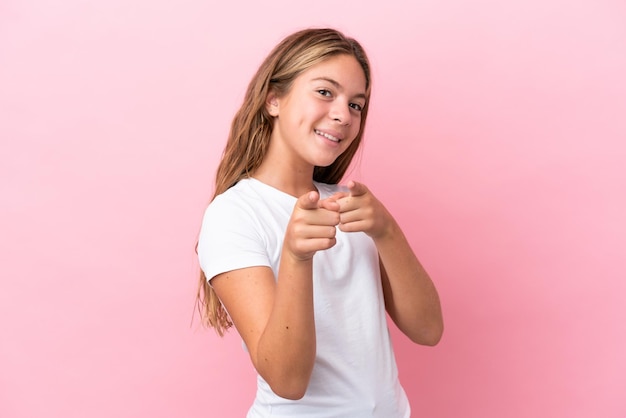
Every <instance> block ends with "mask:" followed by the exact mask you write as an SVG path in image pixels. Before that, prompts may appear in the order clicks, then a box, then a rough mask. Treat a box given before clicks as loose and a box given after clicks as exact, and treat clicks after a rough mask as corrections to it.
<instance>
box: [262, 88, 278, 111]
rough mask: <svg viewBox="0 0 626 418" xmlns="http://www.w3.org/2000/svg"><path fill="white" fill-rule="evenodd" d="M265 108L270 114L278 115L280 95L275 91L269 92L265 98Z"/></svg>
mask: <svg viewBox="0 0 626 418" xmlns="http://www.w3.org/2000/svg"><path fill="white" fill-rule="evenodd" d="M265 109H266V110H267V113H269V114H270V116H274V117H276V116H278V96H276V93H275V92H273V91H270V92H269V93H267V97H266V98H265Z"/></svg>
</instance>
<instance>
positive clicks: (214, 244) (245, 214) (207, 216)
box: [198, 196, 271, 280]
mask: <svg viewBox="0 0 626 418" xmlns="http://www.w3.org/2000/svg"><path fill="white" fill-rule="evenodd" d="M223 197H224V196H218V197H216V198H215V200H213V202H211V204H210V205H209V207H208V208H207V209H206V211H205V213H204V217H203V220H202V228H201V229H200V236H199V238H198V260H199V262H200V267H201V268H202V271H203V272H204V274H205V276H206V277H207V279H208V280H211V279H212V278H213V277H215V276H217V275H218V274H221V273H225V272H228V271H232V270H237V269H242V268H246V267H253V266H271V263H270V260H269V257H268V254H267V249H266V245H265V242H264V239H263V236H262V234H261V233H260V230H259V225H258V222H257V219H256V216H255V214H254V210H253V208H252V207H248V206H246V205H245V204H241V203H239V204H238V202H233V199H224V198H223Z"/></svg>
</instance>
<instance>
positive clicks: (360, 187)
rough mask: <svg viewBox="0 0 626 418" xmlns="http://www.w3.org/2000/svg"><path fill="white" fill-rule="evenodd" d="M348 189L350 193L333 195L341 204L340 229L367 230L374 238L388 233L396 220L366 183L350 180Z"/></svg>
mask: <svg viewBox="0 0 626 418" xmlns="http://www.w3.org/2000/svg"><path fill="white" fill-rule="evenodd" d="M348 189H349V190H350V192H349V193H337V194H335V195H334V196H333V197H334V198H336V200H337V203H338V204H339V214H340V217H339V219H340V222H339V229H340V230H342V231H343V232H365V233H366V234H367V235H369V236H370V237H372V238H378V237H380V236H383V235H385V234H387V233H388V232H389V231H390V230H391V227H392V226H393V222H394V221H393V218H392V217H391V215H390V214H389V212H388V211H387V209H385V207H384V206H383V204H382V203H380V201H379V200H378V199H376V197H375V196H374V195H373V194H372V192H370V191H369V190H368V188H367V187H365V185H364V184H361V183H357V182H355V181H350V182H348Z"/></svg>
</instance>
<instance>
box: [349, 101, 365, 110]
mask: <svg viewBox="0 0 626 418" xmlns="http://www.w3.org/2000/svg"><path fill="white" fill-rule="evenodd" d="M349 106H350V108H352V109H354V110H356V111H357V112H360V111H362V110H363V106H361V105H360V104H358V103H350V105H349Z"/></svg>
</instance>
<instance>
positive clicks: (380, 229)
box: [338, 182, 443, 345]
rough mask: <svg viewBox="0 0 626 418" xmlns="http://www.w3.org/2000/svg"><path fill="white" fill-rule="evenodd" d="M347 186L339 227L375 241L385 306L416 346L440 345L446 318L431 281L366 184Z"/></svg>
mask: <svg viewBox="0 0 626 418" xmlns="http://www.w3.org/2000/svg"><path fill="white" fill-rule="evenodd" d="M348 187H349V189H350V194H349V195H347V196H344V197H342V198H340V199H339V200H338V203H339V204H340V213H341V216H340V224H339V228H340V229H341V230H342V231H344V232H355V231H363V232H365V233H367V234H368V235H369V236H370V237H372V239H373V240H374V243H375V244H376V248H377V249H378V254H379V256H380V264H381V280H382V286H383V292H384V298H385V307H386V309H387V312H388V313H389V316H390V317H391V319H392V320H393V321H394V323H395V324H396V325H397V326H398V328H399V329H400V330H401V331H402V332H403V333H404V334H405V335H406V336H408V337H409V338H410V339H411V340H412V341H413V342H415V343H418V344H422V345H435V344H437V343H438V342H439V340H440V339H441V335H442V333H443V318H442V314H441V305H440V302H439V295H438V294H437V290H436V289H435V286H434V284H433V282H432V280H431V279H430V277H429V276H428V273H426V271H425V270H424V268H423V267H422V265H421V264H420V262H419V260H418V259H417V257H416V256H415V254H414V253H413V250H412V249H411V247H410V245H409V243H408V241H407V240H406V237H405V236H404V234H403V233H402V230H401V229H400V227H399V226H398V223H397V222H396V221H395V220H394V219H393V217H392V216H391V214H390V213H389V212H388V211H387V209H385V207H384V206H383V205H382V204H381V203H380V202H379V201H378V200H377V199H376V197H374V195H373V194H372V193H371V192H370V191H369V190H368V189H367V188H366V187H365V186H364V185H362V184H359V183H356V182H350V183H349V184H348Z"/></svg>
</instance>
